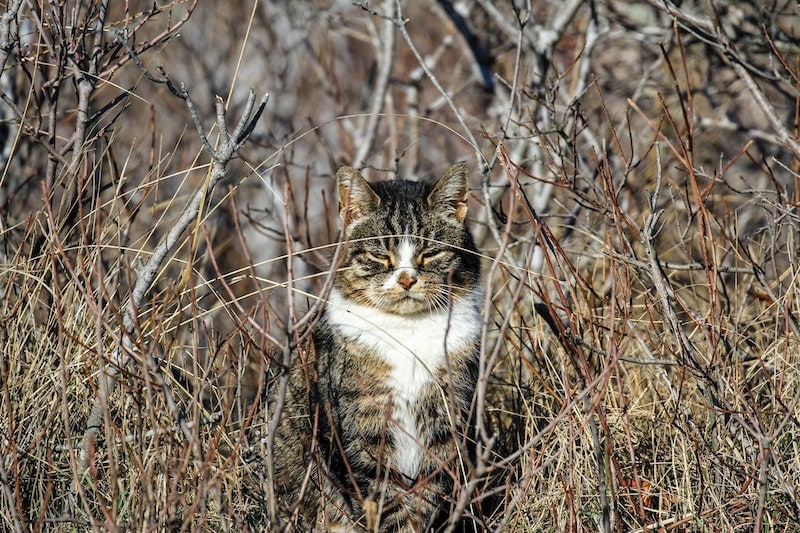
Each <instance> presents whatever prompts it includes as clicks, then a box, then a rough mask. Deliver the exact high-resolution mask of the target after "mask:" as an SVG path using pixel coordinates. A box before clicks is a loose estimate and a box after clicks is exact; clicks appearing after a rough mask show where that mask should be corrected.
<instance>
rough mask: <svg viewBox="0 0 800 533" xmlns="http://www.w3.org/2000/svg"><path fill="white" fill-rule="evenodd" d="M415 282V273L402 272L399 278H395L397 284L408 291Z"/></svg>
mask: <svg viewBox="0 0 800 533" xmlns="http://www.w3.org/2000/svg"><path fill="white" fill-rule="evenodd" d="M416 282H417V275H416V273H411V272H408V271H404V272H402V273H401V274H400V277H398V278H397V283H399V284H400V285H402V286H403V288H404V289H405V290H409V289H410V288H411V287H412V285H414V284H415V283H416Z"/></svg>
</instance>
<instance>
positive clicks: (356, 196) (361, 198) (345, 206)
mask: <svg viewBox="0 0 800 533" xmlns="http://www.w3.org/2000/svg"><path fill="white" fill-rule="evenodd" d="M336 184H337V187H338V190H339V216H340V217H341V219H342V223H343V224H344V226H345V227H347V226H349V225H350V223H351V222H354V221H356V220H358V219H359V218H361V217H363V216H364V215H366V214H367V213H370V212H372V211H375V210H376V209H377V208H378V207H379V206H380V205H381V199H380V197H379V196H378V195H377V194H375V191H373V190H372V187H371V186H370V184H369V182H368V181H367V180H365V179H364V176H362V175H361V173H359V172H358V170H356V169H354V168H353V167H348V166H343V167H339V170H338V171H337V172H336Z"/></svg>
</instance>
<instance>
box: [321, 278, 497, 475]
mask: <svg viewBox="0 0 800 533" xmlns="http://www.w3.org/2000/svg"><path fill="white" fill-rule="evenodd" d="M479 300H480V294H479V293H478V292H477V291H476V292H475V293H474V294H472V295H470V296H469V297H467V298H465V299H462V300H460V301H458V302H454V304H453V306H452V308H451V309H447V310H444V311H439V312H433V313H430V314H426V315H424V316H404V315H396V314H390V313H385V312H383V311H380V310H378V309H375V308H372V307H367V306H364V305H360V304H358V303H355V302H353V301H351V300H348V299H346V298H344V297H343V296H342V295H341V294H340V293H339V292H338V291H336V290H334V291H333V292H331V295H330V300H329V304H328V323H329V324H330V325H331V327H333V328H335V329H336V330H338V331H339V333H341V334H342V335H343V336H344V337H346V338H349V339H357V340H358V341H359V342H361V343H363V344H366V345H367V346H369V347H370V348H371V349H372V350H374V351H375V352H377V353H378V354H380V355H381V356H382V357H383V358H384V360H385V361H386V362H387V363H389V364H390V365H391V367H392V373H391V376H390V378H389V380H390V385H391V387H392V391H393V400H394V410H393V412H392V417H393V419H394V423H395V426H394V428H393V433H394V438H395V441H396V444H397V451H396V454H395V464H394V467H395V468H397V469H398V470H400V471H401V472H403V474H405V475H406V476H407V477H409V478H411V479H415V478H416V476H417V474H418V472H419V465H420V460H421V458H422V454H423V453H424V443H421V442H420V438H419V431H418V428H417V423H416V420H415V419H414V417H413V415H412V408H413V406H414V404H415V403H416V401H417V400H418V398H419V394H420V391H421V390H422V388H423V387H424V386H425V385H427V384H428V383H430V382H431V381H432V380H433V378H434V372H435V371H436V369H437V368H439V367H440V366H442V365H443V364H444V362H445V353H446V352H445V346H446V350H447V352H454V351H458V350H460V349H461V348H463V347H464V346H465V345H466V344H468V343H470V342H472V341H474V340H475V339H476V338H477V337H478V336H479V335H480V330H481V319H480V314H479V311H478V309H479V305H480V304H479ZM445 343H446V344H445Z"/></svg>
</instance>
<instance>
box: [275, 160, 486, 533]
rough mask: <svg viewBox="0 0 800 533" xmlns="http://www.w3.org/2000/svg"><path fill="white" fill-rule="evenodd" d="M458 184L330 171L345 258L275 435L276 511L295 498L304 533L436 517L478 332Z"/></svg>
mask: <svg viewBox="0 0 800 533" xmlns="http://www.w3.org/2000/svg"><path fill="white" fill-rule="evenodd" d="M467 178H468V175H467V166H466V164H464V163H458V164H456V165H454V166H452V167H451V168H450V169H449V170H448V171H447V172H446V173H445V174H444V175H443V176H442V177H441V179H439V180H438V182H437V183H435V184H426V183H420V182H413V181H404V180H397V181H384V182H378V183H374V184H370V183H368V182H367V181H366V180H365V179H364V178H363V177H362V176H361V174H359V172H358V171H356V170H355V169H353V168H350V167H346V166H345V167H341V168H340V169H339V171H338V172H337V184H338V191H339V202H340V216H341V220H342V224H343V225H344V234H345V237H346V243H345V246H346V252H345V256H344V260H343V263H342V266H341V267H340V268H338V269H337V270H336V273H335V278H334V285H333V289H332V291H331V293H330V297H329V299H328V302H327V305H326V308H325V311H324V312H323V315H322V317H321V319H320V321H319V323H318V324H317V325H316V326H315V329H314V331H313V335H312V337H313V342H312V343H310V345H309V346H308V347H307V349H304V350H299V353H298V354H297V355H298V356H299V357H297V359H298V360H299V361H305V362H306V363H305V365H303V364H300V362H299V361H298V364H297V367H296V368H295V369H293V370H292V372H293V375H292V377H291V381H290V387H289V392H288V394H287V398H286V404H285V408H284V410H283V412H282V415H283V419H282V422H281V424H280V425H279V426H278V427H279V429H278V432H277V434H276V436H275V447H276V449H275V453H274V461H275V473H276V474H275V475H276V477H275V481H276V490H277V493H278V494H279V495H280V498H281V502H282V504H283V505H284V506H285V507H286V508H287V509H290V508H292V506H294V505H295V504H296V502H298V501H299V502H300V506H299V514H300V517H301V518H300V519H298V518H297V517H295V519H296V520H298V521H300V520H305V524H306V526H305V527H308V526H309V525H314V526H315V528H317V529H318V530H320V531H365V530H366V531H371V532H372V531H380V532H391V531H403V532H412V531H432V530H438V528H440V527H442V526H443V525H444V524H446V522H447V519H448V516H449V512H450V509H451V505H452V503H453V497H454V494H453V492H454V486H455V480H456V479H457V478H458V477H459V476H463V469H462V468H461V465H463V461H464V460H465V457H463V454H462V452H463V451H464V449H465V447H464V446H458V445H457V444H456V443H457V442H460V441H464V442H468V441H469V438H468V437H467V438H465V435H467V436H468V433H469V428H470V427H471V424H470V417H469V413H470V404H471V401H472V396H473V393H474V390H475V383H476V374H477V357H478V355H477V354H478V350H479V345H480V331H481V316H480V309H481V300H482V296H481V288H480V287H481V284H480V278H481V274H480V261H479V259H478V256H477V254H476V250H475V245H474V243H473V240H472V236H471V235H470V233H469V231H468V229H467V228H466V226H465V217H466V214H467V196H468V180H467ZM314 435H316V437H313V436H314ZM467 448H468V447H467ZM301 488H302V490H301ZM301 492H302V494H301ZM301 523H302V522H301Z"/></svg>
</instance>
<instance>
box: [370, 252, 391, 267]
mask: <svg viewBox="0 0 800 533" xmlns="http://www.w3.org/2000/svg"><path fill="white" fill-rule="evenodd" d="M364 255H365V256H366V258H367V259H369V260H370V261H372V262H374V263H378V264H380V265H383V266H384V267H386V268H390V267H391V265H392V259H391V257H389V256H388V255H386V254H381V253H372V252H364Z"/></svg>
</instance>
